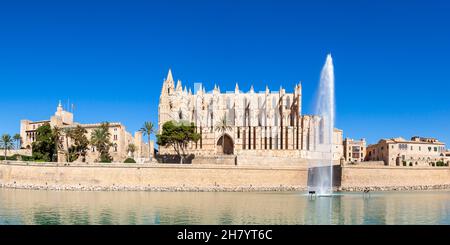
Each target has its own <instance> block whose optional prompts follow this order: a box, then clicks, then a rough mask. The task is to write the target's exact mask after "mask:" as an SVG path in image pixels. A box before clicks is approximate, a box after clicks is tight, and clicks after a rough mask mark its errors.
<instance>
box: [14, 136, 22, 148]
mask: <svg viewBox="0 0 450 245" xmlns="http://www.w3.org/2000/svg"><path fill="white" fill-rule="evenodd" d="M13 139H14V141H15V142H16V149H20V145H21V144H22V137H20V134H15V135H14V136H13Z"/></svg>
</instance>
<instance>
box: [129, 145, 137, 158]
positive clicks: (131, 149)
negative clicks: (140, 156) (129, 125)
mask: <svg viewBox="0 0 450 245" xmlns="http://www.w3.org/2000/svg"><path fill="white" fill-rule="evenodd" d="M135 151H136V146H135V145H134V144H133V143H130V144H128V152H131V157H133V158H134V152H135Z"/></svg>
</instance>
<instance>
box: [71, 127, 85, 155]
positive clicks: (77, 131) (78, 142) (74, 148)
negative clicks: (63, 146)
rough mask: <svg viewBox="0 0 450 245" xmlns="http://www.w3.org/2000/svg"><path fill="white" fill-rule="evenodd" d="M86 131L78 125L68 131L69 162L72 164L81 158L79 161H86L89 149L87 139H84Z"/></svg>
mask: <svg viewBox="0 0 450 245" xmlns="http://www.w3.org/2000/svg"><path fill="white" fill-rule="evenodd" d="M86 134H87V130H86V129H85V128H83V127H81V126H80V125H77V126H76V127H75V128H73V129H71V131H70V138H71V139H72V145H71V146H70V147H69V161H70V162H73V161H75V160H77V159H78V158H80V157H81V161H82V162H85V161H86V154H87V150H88V148H89V139H88V138H87V137H86Z"/></svg>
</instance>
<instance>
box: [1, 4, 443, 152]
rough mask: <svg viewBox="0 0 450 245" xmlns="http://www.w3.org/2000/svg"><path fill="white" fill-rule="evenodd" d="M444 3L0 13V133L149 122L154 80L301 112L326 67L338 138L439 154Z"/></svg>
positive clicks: (153, 112) (56, 8) (31, 7)
mask: <svg viewBox="0 0 450 245" xmlns="http://www.w3.org/2000/svg"><path fill="white" fill-rule="evenodd" d="M449 13H450V1H445V0H442V1H435V0H434V1H433V0H432V1H428V0H427V1H425V0H423V1H417V0H399V1H391V0H390V1H387V0H377V1H375V0H373V1H367V0H355V1H346V0H344V1H331V0H329V1H323V0H322V1H320V0H315V1H278V0H277V1H264V0H258V1H256V0H247V1H233V0H227V1H206V0H205V1H199V0H190V1H183V0H180V1H167V0H165V1H158V2H157V1H154V2H153V1H130V0H127V1H114V0H113V1H111V0H108V1H82V0H76V1H71V0H66V1H45V0H43V1H21V0H15V1H9V2H7V1H2V2H1V3H0V84H1V87H0V133H10V134H14V133H17V132H19V127H20V125H19V124H20V119H30V120H42V119H47V118H49V117H50V115H52V114H53V113H54V111H55V110H56V105H57V104H58V100H62V102H63V104H64V105H66V104H67V100H68V99H69V100H70V103H74V104H75V120H76V121H78V122H81V123H94V122H100V121H110V122H122V123H124V124H125V125H126V127H127V129H128V130H129V131H130V132H134V131H136V130H138V129H139V128H140V127H141V126H142V124H143V122H144V121H153V122H155V123H157V120H158V117H157V111H158V107H157V106H158V99H159V93H160V91H161V85H162V81H163V78H164V77H165V76H166V74H167V71H168V69H169V68H172V71H173V74H174V78H175V79H180V80H182V82H183V85H184V84H186V85H189V86H191V87H193V84H194V83H195V82H202V83H203V84H204V85H205V86H206V87H207V88H209V89H211V88H213V87H214V83H217V84H219V85H220V88H221V89H222V90H233V89H234V86H235V83H236V82H239V85H240V89H241V90H244V91H248V90H249V88H250V85H251V84H253V85H254V87H255V90H263V89H264V88H265V85H266V84H267V85H268V86H269V88H271V89H273V90H278V89H279V87H280V85H283V86H284V87H285V88H286V89H287V91H288V92H289V91H292V90H293V86H294V85H295V84H296V83H297V82H299V81H302V85H303V112H304V113H307V114H310V113H313V108H314V106H313V103H314V97H315V93H316V89H317V87H318V80H319V75H320V70H321V68H322V65H323V63H324V62H325V57H326V54H327V53H329V52H331V53H332V55H333V58H334V62H335V75H336V106H337V112H336V113H337V115H336V116H337V118H336V123H337V125H336V126H337V127H338V128H341V129H343V130H344V135H345V136H346V137H351V138H362V137H365V138H366V139H367V140H368V142H369V143H374V142H376V141H377V140H378V139H380V138H386V137H398V136H403V137H407V138H409V137H410V136H413V135H420V136H429V137H437V138H438V139H441V140H442V141H444V142H446V143H448V144H450V131H449V130H450V126H449V125H450V100H449V98H450V78H449V71H450V61H449V58H448V57H449V56H450V14H449Z"/></svg>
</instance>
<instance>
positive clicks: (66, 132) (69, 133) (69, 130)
mask: <svg viewBox="0 0 450 245" xmlns="http://www.w3.org/2000/svg"><path fill="white" fill-rule="evenodd" d="M72 131H73V130H72V128H69V127H67V128H64V129H63V132H64V136H65V140H66V142H65V143H66V151H65V154H66V162H69V161H70V151H69V139H70V138H72Z"/></svg>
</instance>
